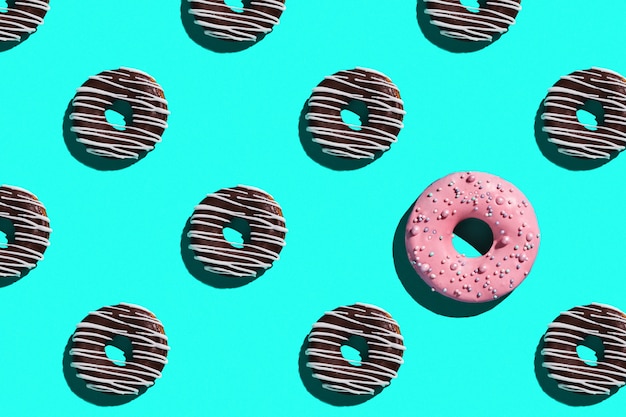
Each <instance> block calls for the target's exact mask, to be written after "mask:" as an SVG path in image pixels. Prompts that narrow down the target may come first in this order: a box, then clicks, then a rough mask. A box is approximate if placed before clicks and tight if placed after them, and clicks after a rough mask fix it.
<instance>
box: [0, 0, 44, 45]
mask: <svg viewBox="0 0 626 417" xmlns="http://www.w3.org/2000/svg"><path fill="white" fill-rule="evenodd" d="M29 8H30V9H35V10H38V11H39V13H33V12H31V11H29ZM48 10H50V6H49V5H48V2H47V1H44V0H22V1H19V0H18V1H16V2H15V5H14V7H10V8H6V7H0V42H10V41H17V42H19V41H20V40H21V38H22V36H24V35H29V34H31V33H33V32H35V31H36V30H37V26H39V25H41V24H43V16H44V15H45V14H46V12H47V11H48Z"/></svg>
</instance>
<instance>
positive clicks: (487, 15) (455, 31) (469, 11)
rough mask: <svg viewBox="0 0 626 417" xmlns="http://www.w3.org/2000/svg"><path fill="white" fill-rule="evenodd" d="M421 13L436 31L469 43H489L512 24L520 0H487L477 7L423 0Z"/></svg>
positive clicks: (456, 0)
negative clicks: (423, 7)
mask: <svg viewBox="0 0 626 417" xmlns="http://www.w3.org/2000/svg"><path fill="white" fill-rule="evenodd" d="M423 1H424V3H425V11H424V12H425V13H426V14H427V15H429V17H430V22H431V23H432V24H433V25H435V26H436V27H437V28H439V33H441V35H443V36H446V37H448V38H452V39H457V40H461V41H470V42H491V41H493V40H494V38H495V37H497V36H500V35H502V34H503V33H505V32H506V31H507V30H508V29H509V26H511V25H513V24H514V23H515V17H516V16H517V14H518V13H519V11H520V10H521V9H522V6H521V5H520V3H521V0H489V1H484V2H482V4H481V5H480V7H471V6H464V5H463V4H461V1H460V0H423Z"/></svg>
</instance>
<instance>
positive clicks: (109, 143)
mask: <svg viewBox="0 0 626 417" xmlns="http://www.w3.org/2000/svg"><path fill="white" fill-rule="evenodd" d="M111 109H113V110H119V112H120V113H122V114H123V115H124V116H125V118H130V121H129V122H128V123H127V124H126V125H125V126H121V125H113V124H111V123H109V122H108V121H107V119H106V116H105V112H106V111H107V110H111ZM124 113H126V114H124ZM129 113H130V114H129ZM168 115H169V111H168V109H167V101H166V100H165V96H164V94H163V90H162V89H161V86H159V85H158V84H157V82H156V81H155V80H154V78H152V77H151V76H150V75H148V74H146V73H145V72H142V71H139V70H136V69H131V68H119V69H117V70H111V71H103V72H101V73H99V74H97V75H95V76H92V77H90V78H89V79H88V80H87V81H86V82H85V83H84V84H83V85H82V86H81V87H80V88H78V90H77V92H76V95H75V96H74V99H73V101H72V113H71V114H70V115H69V119H70V121H71V128H70V130H71V131H72V132H74V133H75V134H76V140H77V141H78V142H79V143H82V144H83V145H85V148H86V151H87V152H88V153H90V154H93V155H96V156H99V157H103V158H108V159H112V160H127V159H131V160H133V159H134V160H136V159H139V158H140V157H142V156H144V155H145V154H146V153H147V152H149V151H151V150H152V149H154V146H155V144H157V143H159V142H160V141H161V135H162V134H163V132H164V130H165V128H166V127H167V116H168Z"/></svg>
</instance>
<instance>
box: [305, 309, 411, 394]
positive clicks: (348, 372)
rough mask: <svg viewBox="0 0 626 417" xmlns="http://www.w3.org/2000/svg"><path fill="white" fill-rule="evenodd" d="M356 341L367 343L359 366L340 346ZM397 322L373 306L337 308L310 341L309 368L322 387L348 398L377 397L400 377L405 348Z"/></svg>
mask: <svg viewBox="0 0 626 417" xmlns="http://www.w3.org/2000/svg"><path fill="white" fill-rule="evenodd" d="M354 338H361V340H362V341H364V342H365V343H366V346H364V347H363V350H364V352H362V353H363V354H364V356H365V357H363V356H362V357H361V360H360V361H358V362H357V363H355V362H353V361H349V360H348V359H346V358H344V357H343V355H342V352H341V347H342V346H346V345H348V346H349V345H350V343H351V340H354ZM403 340H404V339H403V337H402V335H401V334H400V327H399V326H398V323H396V321H395V320H394V319H393V318H392V317H391V315H390V314H389V313H387V312H386V311H384V310H383V309H381V308H380V307H376V306H374V305H370V304H363V303H357V304H353V305H350V306H343V307H338V308H336V309H334V310H332V311H329V312H327V313H326V314H324V315H323V316H322V317H321V318H320V319H319V320H318V321H317V322H316V323H315V324H313V329H312V330H311V332H310V333H309V336H308V338H307V345H306V350H305V355H306V357H307V364H306V366H307V367H309V368H311V370H312V373H313V378H316V379H318V380H319V381H321V383H322V387H323V388H325V389H327V390H329V391H333V392H338V393H342V394H349V395H374V394H376V393H377V392H378V391H379V390H381V389H383V388H384V387H386V386H388V385H389V384H390V383H391V380H392V379H394V378H396V376H397V375H398V369H399V368H400V365H402V363H403V362H404V361H403V359H402V355H403V354H404V351H405V349H406V348H405V347H404V342H403Z"/></svg>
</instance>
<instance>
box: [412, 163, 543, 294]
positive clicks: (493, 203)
mask: <svg viewBox="0 0 626 417" xmlns="http://www.w3.org/2000/svg"><path fill="white" fill-rule="evenodd" d="M467 219H478V220H482V221H483V222H484V223H486V225H487V226H489V228H490V229H491V232H492V234H493V242H492V244H491V247H490V248H489V250H488V251H487V252H486V253H485V254H484V255H482V256H478V257H473V258H472V257H466V256H465V255H464V254H460V253H458V252H457V251H456V249H455V248H454V246H453V243H452V237H453V231H454V229H455V227H456V226H457V225H459V223H461V222H463V221H464V220H467ZM405 244H406V250H407V255H408V257H409V260H410V261H411V263H412V264H413V268H415V271H416V272H417V273H418V275H419V276H420V277H421V278H422V279H423V280H424V281H425V282H426V284H427V285H429V286H430V287H431V288H432V289H433V291H437V292H439V293H441V294H443V295H445V296H447V297H450V298H453V299H456V300H459V301H463V302H468V303H481V302H486V301H490V300H493V299H496V298H498V297H502V296H504V295H506V294H508V293H510V292H511V291H513V289H515V287H517V286H518V285H519V284H520V283H521V282H522V281H523V280H524V278H526V276H527V275H528V273H529V272H530V268H531V267H532V265H533V262H534V261H535V257H536V256H537V250H538V249H539V226H538V225H537V218H536V216H535V211H534V210H533V208H532V206H531V205H530V203H529V202H528V200H527V199H526V197H524V194H522V192H521V191H519V190H518V189H517V188H516V187H515V186H513V185H512V184H511V183H509V182H507V181H505V180H503V179H502V178H499V177H496V176H495V175H490V174H486V173H483V172H458V173H454V174H450V175H448V176H446V177H444V178H441V179H440V180H437V181H435V182H434V183H432V184H431V185H430V186H429V187H428V188H426V190H424V192H423V193H422V194H421V195H420V196H419V198H418V199H417V201H416V202H415V206H414V207H413V209H412V211H411V214H410V216H409V220H408V222H407V225H406V233H405Z"/></svg>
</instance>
